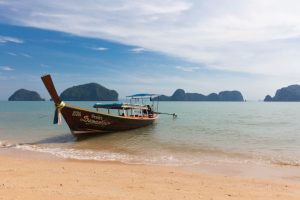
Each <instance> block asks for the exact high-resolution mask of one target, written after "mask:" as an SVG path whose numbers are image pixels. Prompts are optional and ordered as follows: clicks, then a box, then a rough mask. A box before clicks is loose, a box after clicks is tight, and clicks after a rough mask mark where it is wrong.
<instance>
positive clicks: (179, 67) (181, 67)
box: [176, 66, 200, 72]
mask: <svg viewBox="0 0 300 200" xmlns="http://www.w3.org/2000/svg"><path fill="white" fill-rule="evenodd" d="M176 69H179V70H181V71H184V72H194V71H196V70H198V69H200V67H183V66H176Z"/></svg>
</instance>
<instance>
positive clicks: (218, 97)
mask: <svg viewBox="0 0 300 200" xmlns="http://www.w3.org/2000/svg"><path fill="white" fill-rule="evenodd" d="M153 100H159V101H244V98H243V95H242V94H241V92H239V91H236V90H234V91H222V92H220V93H219V94H217V93H211V94H209V95H207V96H206V95H203V94H199V93H186V92H185V91H184V90H183V89H177V90H176V91H175V92H174V93H173V95H172V96H166V95H160V96H158V97H155V98H153Z"/></svg>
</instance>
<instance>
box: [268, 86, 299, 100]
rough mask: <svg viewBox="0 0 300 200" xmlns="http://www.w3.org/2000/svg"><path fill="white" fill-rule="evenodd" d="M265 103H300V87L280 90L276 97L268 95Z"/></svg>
mask: <svg viewBox="0 0 300 200" xmlns="http://www.w3.org/2000/svg"><path fill="white" fill-rule="evenodd" d="M264 101H266V102H270V101H300V85H290V86H288V87H283V88H281V89H278V90H277V91H276V94H275V96H274V97H271V96H270V95H267V96H266V97H265V99H264Z"/></svg>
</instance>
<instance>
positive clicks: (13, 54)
mask: <svg viewBox="0 0 300 200" xmlns="http://www.w3.org/2000/svg"><path fill="white" fill-rule="evenodd" d="M7 54H8V55H10V56H17V54H15V53H13V52H7Z"/></svg>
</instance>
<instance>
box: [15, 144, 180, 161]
mask: <svg viewBox="0 0 300 200" xmlns="http://www.w3.org/2000/svg"><path fill="white" fill-rule="evenodd" d="M14 148H16V149H20V150H26V151H35V152H40V153H49V154H51V155H53V156H56V157H58V158H63V159H76V160H94V161H120V162H123V163H129V164H145V163H150V164H161V163H170V164H178V163H180V160H178V159H176V158H175V157H173V156H167V155H162V156H150V157H144V156H138V155H131V154H126V153H116V152H108V151H92V150H78V149H72V148H70V149H68V148H56V147H40V146H37V145H27V144H26V145H15V147H14Z"/></svg>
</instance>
